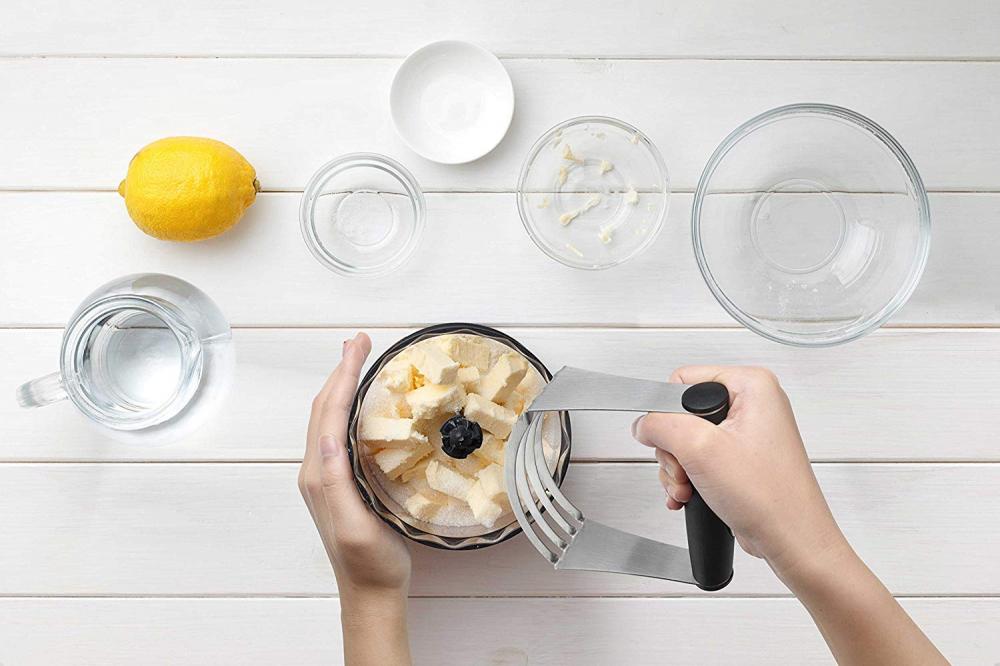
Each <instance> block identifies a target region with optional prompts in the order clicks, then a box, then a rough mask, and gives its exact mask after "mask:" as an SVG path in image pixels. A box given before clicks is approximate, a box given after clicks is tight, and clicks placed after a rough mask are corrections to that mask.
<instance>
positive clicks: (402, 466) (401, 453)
mask: <svg viewBox="0 0 1000 666" xmlns="http://www.w3.org/2000/svg"><path fill="white" fill-rule="evenodd" d="M430 452H431V445H430V443H429V442H424V443H423V444H418V445H417V446H416V447H414V448H412V449H382V450H381V451H379V452H378V453H376V454H375V456H374V458H375V464H376V465H378V466H379V468H380V469H381V470H382V471H383V472H385V475H386V476H387V477H389V478H390V479H397V478H399V476H400V475H401V474H402V473H403V472H405V471H406V470H408V469H410V468H411V467H413V466H414V465H416V464H417V463H418V462H420V459H421V458H423V457H424V456H426V455H427V454H428V453H430Z"/></svg>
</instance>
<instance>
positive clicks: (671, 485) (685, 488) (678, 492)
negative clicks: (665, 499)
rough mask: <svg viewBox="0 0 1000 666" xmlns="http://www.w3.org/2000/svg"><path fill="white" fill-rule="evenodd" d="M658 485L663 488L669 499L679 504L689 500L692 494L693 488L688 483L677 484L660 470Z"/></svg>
mask: <svg viewBox="0 0 1000 666" xmlns="http://www.w3.org/2000/svg"><path fill="white" fill-rule="evenodd" d="M660 485H662V486H663V489H664V490H665V491H666V493H667V495H668V496H669V497H671V498H673V499H675V500H677V501H678V502H681V503H684V502H687V501H688V500H689V499H691V495H692V494H693V493H694V488H692V487H691V484H690V483H677V481H675V480H674V479H672V478H670V477H669V476H668V475H667V473H666V472H664V471H663V470H662V469H661V470H660Z"/></svg>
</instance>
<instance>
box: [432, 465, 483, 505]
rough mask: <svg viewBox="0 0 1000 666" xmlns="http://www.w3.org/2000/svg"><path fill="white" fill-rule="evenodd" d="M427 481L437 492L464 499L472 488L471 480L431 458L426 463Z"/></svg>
mask: <svg viewBox="0 0 1000 666" xmlns="http://www.w3.org/2000/svg"><path fill="white" fill-rule="evenodd" d="M427 483H428V484H429V485H430V487H431V488H433V489H434V490H436V491H438V492H439V493H444V494H445V495H449V496H451V497H454V498H455V499H460V500H464V499H465V498H466V497H467V496H468V494H469V489H470V488H472V484H473V481H472V479H470V478H469V477H467V476H465V475H463V474H460V473H458V472H456V471H455V470H453V469H452V468H450V467H448V466H447V465H443V464H441V463H440V462H438V461H437V460H431V461H430V462H429V463H428V464H427Z"/></svg>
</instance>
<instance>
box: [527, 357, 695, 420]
mask: <svg viewBox="0 0 1000 666" xmlns="http://www.w3.org/2000/svg"><path fill="white" fill-rule="evenodd" d="M687 388H688V386H687V385H685V384H667V383H665V382H654V381H649V380H647V379H633V378H631V377H619V376H617V375H607V374H604V373H601V372H591V371H590V370H581V369H579V368H570V367H565V368H563V369H562V370H560V371H559V372H557V373H556V374H555V376H553V377H552V381H550V382H549V383H548V384H546V385H545V388H544V389H543V390H542V392H541V393H540V394H538V397H537V398H535V400H534V401H533V402H532V403H531V405H530V406H529V407H528V411H530V412H555V411H602V412H671V413H683V412H684V411H685V410H684V407H683V406H682V405H681V396H682V395H683V394H684V391H685V390H686V389H687Z"/></svg>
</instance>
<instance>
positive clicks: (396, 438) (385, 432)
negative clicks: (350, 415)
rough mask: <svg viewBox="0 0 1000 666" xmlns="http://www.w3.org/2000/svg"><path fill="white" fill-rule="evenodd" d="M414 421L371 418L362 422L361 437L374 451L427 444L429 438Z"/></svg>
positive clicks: (381, 417) (380, 417)
mask: <svg viewBox="0 0 1000 666" xmlns="http://www.w3.org/2000/svg"><path fill="white" fill-rule="evenodd" d="M414 423H415V422H414V420H413V419H394V418H387V417H383V416H369V417H368V418H365V419H362V420H361V429H360V433H359V436H360V437H361V441H363V442H364V443H365V444H366V445H367V446H368V447H370V448H372V449H399V448H412V447H415V446H417V445H419V444H426V443H427V437H426V436H425V435H423V434H422V433H420V432H419V431H418V430H417V429H416V428H415V427H414Z"/></svg>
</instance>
